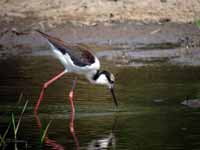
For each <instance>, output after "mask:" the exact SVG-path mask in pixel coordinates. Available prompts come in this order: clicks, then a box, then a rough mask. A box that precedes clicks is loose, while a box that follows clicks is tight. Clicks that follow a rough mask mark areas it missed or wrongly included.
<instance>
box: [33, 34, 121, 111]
mask: <svg viewBox="0 0 200 150" xmlns="http://www.w3.org/2000/svg"><path fill="white" fill-rule="evenodd" d="M37 32H38V33H40V34H41V35H42V36H43V37H44V38H45V39H46V40H47V42H48V44H49V45H50V47H51V49H52V51H53V53H54V55H55V56H56V57H57V58H58V59H59V60H60V62H61V63H62V64H63V66H64V68H65V69H64V71H62V72H61V73H59V74H58V75H56V76H54V77H53V78H52V79H50V80H49V81H47V82H45V83H44V84H43V87H42V90H41V92H40V96H39V98H38V100H37V103H36V105H35V109H34V112H35V113H37V111H38V108H39V105H40V103H41V101H42V99H43V95H44V91H45V89H46V88H47V87H48V86H49V85H50V84H51V83H53V82H54V81H56V80H57V79H59V78H60V77H62V76H63V75H64V74H65V73H68V72H73V73H77V74H82V75H85V76H86V78H87V79H88V80H89V81H90V83H93V84H101V85H106V86H107V87H108V88H109V89H110V91H111V93H112V97H113V100H114V103H115V105H116V106H118V103H117V100H116V97H115V93H114V82H115V78H114V75H113V74H111V73H110V72H108V71H104V70H103V71H100V70H99V69H100V62H99V59H98V58H97V57H96V56H95V55H94V54H93V53H92V52H91V51H89V50H88V47H87V46H85V45H83V44H66V43H64V42H63V41H62V40H60V39H58V38H55V37H53V36H50V35H47V34H46V33H43V32H41V31H39V30H37ZM74 84H76V80H75V82H74ZM74 87H75V85H74ZM72 89H73V90H74V88H72ZM73 90H71V91H70V93H69V97H70V98H71V99H73ZM71 107H72V108H71V109H72V110H73V111H74V110H75V109H74V105H71Z"/></svg>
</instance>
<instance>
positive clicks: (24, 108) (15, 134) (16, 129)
mask: <svg viewBox="0 0 200 150" xmlns="http://www.w3.org/2000/svg"><path fill="white" fill-rule="evenodd" d="M28 102H29V101H28V100H27V101H26V103H25V105H24V107H23V109H22V112H21V114H20V117H19V120H18V122H17V125H16V123H15V115H14V113H12V125H13V131H14V138H15V139H16V138H17V133H18V130H19V126H20V124H21V121H22V117H23V114H24V112H25V110H26V108H27V105H28Z"/></svg>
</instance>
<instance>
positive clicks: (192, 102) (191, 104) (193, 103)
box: [181, 99, 200, 108]
mask: <svg viewBox="0 0 200 150" xmlns="http://www.w3.org/2000/svg"><path fill="white" fill-rule="evenodd" d="M181 104H182V105H185V106H188V107H190V108H199V107H200V100H199V99H191V100H184V101H183V102H181Z"/></svg>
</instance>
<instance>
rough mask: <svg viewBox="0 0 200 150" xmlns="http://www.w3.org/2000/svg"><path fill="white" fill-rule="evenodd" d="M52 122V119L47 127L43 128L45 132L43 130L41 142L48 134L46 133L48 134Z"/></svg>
mask: <svg viewBox="0 0 200 150" xmlns="http://www.w3.org/2000/svg"><path fill="white" fill-rule="evenodd" d="M51 122H52V120H51V121H49V123H48V124H47V126H46V128H45V129H44V130H43V132H42V136H41V138H40V143H41V144H42V143H43V142H44V138H45V136H46V134H47V131H48V129H49V126H50V125H51Z"/></svg>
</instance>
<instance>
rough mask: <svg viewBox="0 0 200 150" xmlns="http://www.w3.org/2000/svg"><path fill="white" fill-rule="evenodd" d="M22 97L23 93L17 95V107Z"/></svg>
mask: <svg viewBox="0 0 200 150" xmlns="http://www.w3.org/2000/svg"><path fill="white" fill-rule="evenodd" d="M23 96H24V94H23V92H21V93H20V95H19V98H18V101H17V105H18V104H19V103H20V102H21V101H22V98H23Z"/></svg>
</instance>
